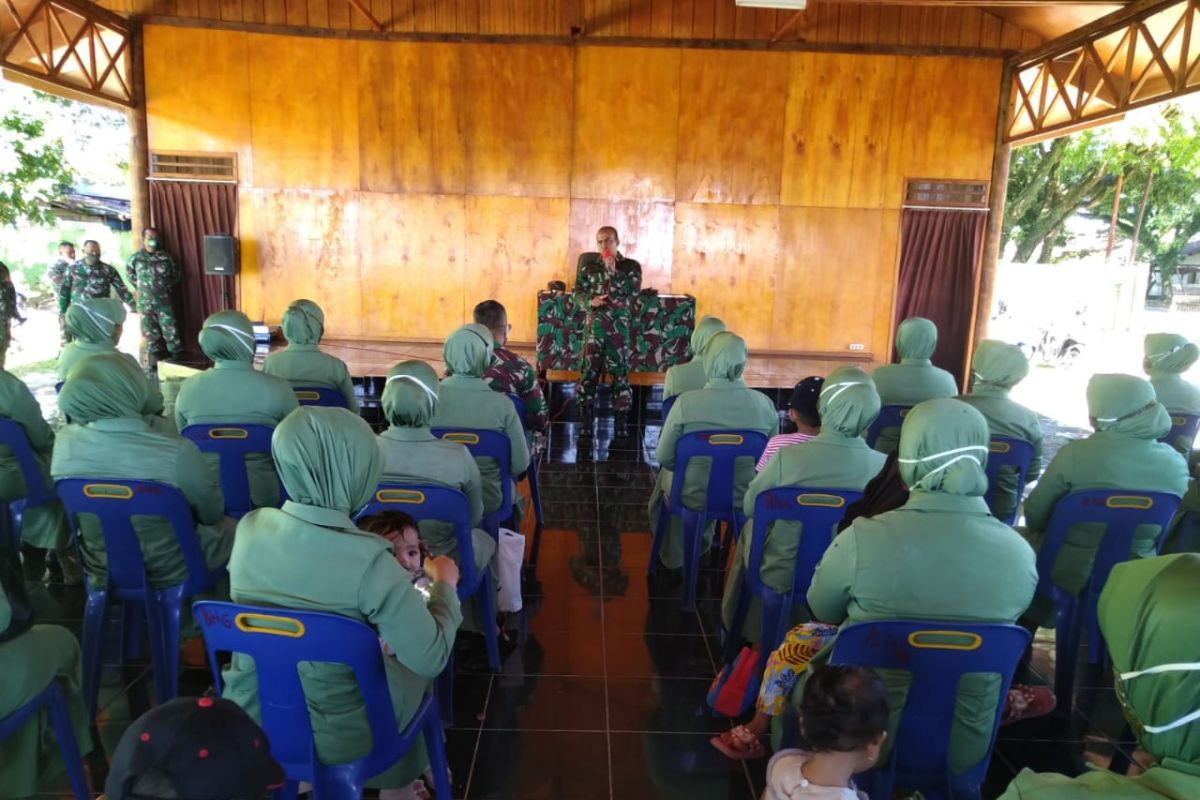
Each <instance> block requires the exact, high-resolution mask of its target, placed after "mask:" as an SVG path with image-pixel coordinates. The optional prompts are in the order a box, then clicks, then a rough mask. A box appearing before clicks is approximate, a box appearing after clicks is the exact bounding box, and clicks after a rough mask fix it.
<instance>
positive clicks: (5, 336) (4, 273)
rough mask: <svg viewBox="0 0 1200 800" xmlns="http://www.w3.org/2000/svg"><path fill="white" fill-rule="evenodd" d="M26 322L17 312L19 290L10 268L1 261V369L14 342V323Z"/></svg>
mask: <svg viewBox="0 0 1200 800" xmlns="http://www.w3.org/2000/svg"><path fill="white" fill-rule="evenodd" d="M14 319H15V320H17V321H18V322H24V321H25V320H24V318H23V317H22V316H21V313H20V312H19V311H17V289H16V287H15V286H13V282H12V276H11V275H10V274H9V272H8V266H7V265H6V264H5V263H4V262H3V261H0V369H4V364H5V361H6V360H7V359H8V345H9V342H11V341H12V321H13V320H14Z"/></svg>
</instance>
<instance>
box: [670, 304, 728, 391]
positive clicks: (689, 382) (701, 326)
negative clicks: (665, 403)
mask: <svg viewBox="0 0 1200 800" xmlns="http://www.w3.org/2000/svg"><path fill="white" fill-rule="evenodd" d="M723 330H725V323H724V322H722V321H721V320H719V319H717V318H716V317H712V316H707V317H701V318H700V321H699V322H697V323H696V329H695V330H694V331H692V360H691V361H688V362H686V363H684V364H676V365H675V366H673V367H670V368H668V369H667V377H666V382H665V383H664V384H663V400H666V399H667V398H668V397H675V396H676V395H681V394H683V393H684V392H690V391H691V390H693V389H703V388H704V384H705V383H707V382H708V378H707V376H705V374H704V349H705V348H706V347H708V343H709V342H710V341H712V337H714V336H716V335H717V334H718V333H720V332H721V331H723Z"/></svg>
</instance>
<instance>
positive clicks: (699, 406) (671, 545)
mask: <svg viewBox="0 0 1200 800" xmlns="http://www.w3.org/2000/svg"><path fill="white" fill-rule="evenodd" d="M746 358H747V353H746V343H745V342H744V341H742V339H741V337H739V336H736V335H734V334H732V333H729V332H728V331H723V332H721V333H718V334H716V335H714V336H713V338H712V340H711V341H710V342H709V343H708V348H707V349H706V350H705V351H704V374H705V375H707V376H708V382H707V383H706V384H705V385H704V388H703V389H696V390H694V391H690V392H688V393H687V394H686V395H681V396H680V397H679V399H678V400H677V401H675V405H674V406H673V407H672V408H671V413H670V414H669V415H668V416H667V419H666V421H665V422H664V423H663V429H662V434H661V436H659V439H658V450H657V451H656V452H655V456H656V458H657V459H658V463H659V464H661V465H662V468H661V469H659V471H658V479H657V480H656V482H655V484H654V491H653V492H652V493H651V495H650V503H649V508H648V510H649V512H650V529H651V530H655V529H656V525H657V523H658V515H659V514H661V513H665V512H664V510H663V504H664V502H665V501H666V498H668V497H670V496H671V483H672V481H673V480H674V478H675V473H674V468H675V445H676V444H677V443H678V442H679V439H680V438H681V437H682V436H683V435H684V434H685V433H692V432H694V431H712V430H749V431H758V432H760V433H762V434H765V435H766V436H768V437H770V436H774V435H775V434H777V433H779V414H778V413H776V411H775V406H774V405H773V404H772V403H771V401H770V400H768V399H767V396H766V395H765V394H763V393H761V392H756V391H755V390H753V389H749V388H747V387H746V382H745V381H743V380H742V372H743V371H744V370H745V369H746ZM756 461H757V458H743V459H740V460H739V463H738V465H737V470H736V473H735V475H734V487H733V502H734V503H736V504H737V505H738V506H740V505H741V503H742V498H743V496H744V495H745V493H746V487H747V486H749V485H750V480H751V479H752V478H753V477H754V466H755V462H756ZM708 473H709V460H708V459H704V458H701V459H692V461H691V463H690V464H688V471H687V474H686V475H684V476H683V480H684V486H683V503H684V505H686V506H688V507H689V508H700V507H702V506H703V505H704V502H705V497H706V492H707V487H708ZM714 528H715V524H714V523H709V525H708V527H707V529H705V531H704V549H705V550H707V549H708V546H709V544H710V543H711V542H712V535H713V530H714ZM659 557H660V559H661V560H662V563H663V566H665V567H667V568H669V569H675V568H678V567H681V566H683V528H682V523H681V521H680V519H679V518H678V517H675V516H672V517H671V521H670V524H669V525H668V527H667V535H666V538H665V539H664V541H663V543H662V551H661V553H660V556H659Z"/></svg>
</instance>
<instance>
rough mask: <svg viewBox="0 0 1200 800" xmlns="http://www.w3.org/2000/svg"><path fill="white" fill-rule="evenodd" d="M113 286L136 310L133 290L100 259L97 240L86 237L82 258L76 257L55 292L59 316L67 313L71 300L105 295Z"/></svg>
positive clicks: (110, 266) (108, 293) (126, 302)
mask: <svg viewBox="0 0 1200 800" xmlns="http://www.w3.org/2000/svg"><path fill="white" fill-rule="evenodd" d="M114 289H115V290H116V292H117V296H119V297H120V298H121V300H123V301H124V303H125V305H127V306H129V309H130V310H131V311H136V310H137V309H136V308H134V301H133V294H132V293H131V292H130V291H129V289H128V287H126V286H125V282H124V281H122V280H121V276H120V274H119V273H118V272H117V271H116V270H115V269H113V267H112V265H111V264H105V263H104V262H103V261H101V260H100V243H99V242H97V241H96V240H95V239H88V240H87V241H86V242H84V243H83V259H82V260H80V261H76V262H75V263H74V264H72V265H71V266H70V268H68V269H67V270H66V272H64V273H63V279H62V283H61V284H60V286H59V292H58V316H59V318H60V319H61V318H62V317H63V316H64V315H65V314H66V313H67V309H68V308H70V307H71V303H74V302H76V301H78V300H84V299H87V298H93V299H94V298H97V297H108V296H109V295H110V294H111V293H112V292H113V290H114Z"/></svg>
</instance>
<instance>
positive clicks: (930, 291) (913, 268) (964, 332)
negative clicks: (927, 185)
mask: <svg viewBox="0 0 1200 800" xmlns="http://www.w3.org/2000/svg"><path fill="white" fill-rule="evenodd" d="M986 224H987V214H986V213H981V212H975V211H953V210H942V209H938V210H929V211H926V210H917V209H909V208H906V209H904V212H903V214H902V216H901V221H900V287H899V291H898V293H897V295H896V321H897V323H899V322H900V321H902V320H904V319H907V318H908V317H925V318H927V319H931V320H933V322H934V323H935V324H936V325H937V327H938V346H937V350H935V351H934V353H933V363H934V364H936V365H937V366H939V367H941V368H942V369H945V370H949V371H950V372H951V373H952V374H953V375H954V377H955V378H956V379H957V380H958V383H959V386H962V385H963V374H964V369H965V366H966V365H965V362H964V360H965V358H966V353H967V339H968V338H969V336H970V331H971V316H972V314H973V312H974V308H975V275H976V270H978V269H979V255H980V252H981V249H982V247H983V236H984V228H985V226H986Z"/></svg>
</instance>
